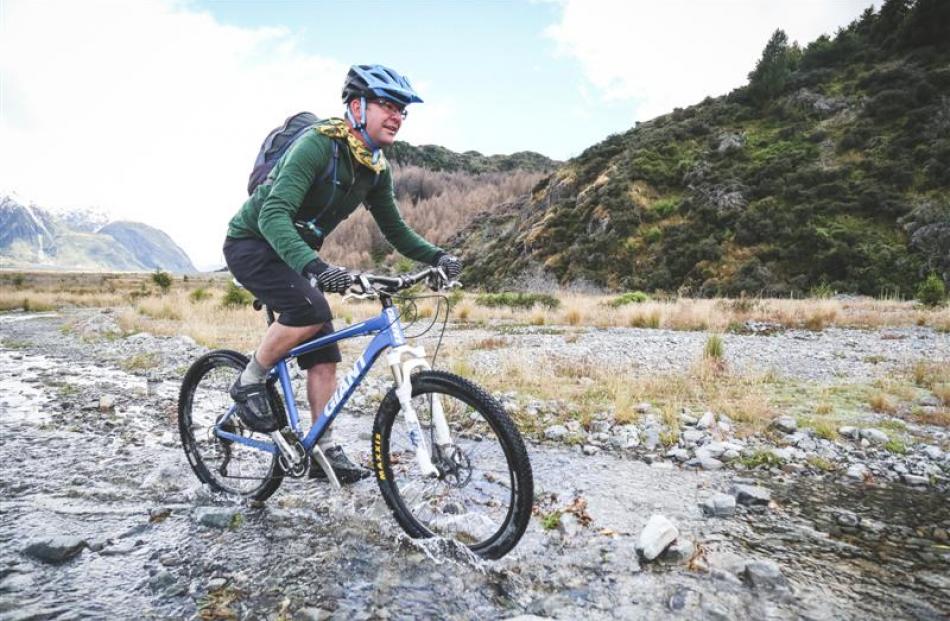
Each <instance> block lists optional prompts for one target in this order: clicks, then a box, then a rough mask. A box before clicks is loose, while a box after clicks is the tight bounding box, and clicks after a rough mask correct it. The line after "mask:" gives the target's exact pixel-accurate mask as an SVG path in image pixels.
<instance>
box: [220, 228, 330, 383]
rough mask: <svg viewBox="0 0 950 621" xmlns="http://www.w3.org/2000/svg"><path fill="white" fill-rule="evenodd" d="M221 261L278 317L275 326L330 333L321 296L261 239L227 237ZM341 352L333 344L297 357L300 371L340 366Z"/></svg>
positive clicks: (325, 300)
mask: <svg viewBox="0 0 950 621" xmlns="http://www.w3.org/2000/svg"><path fill="white" fill-rule="evenodd" d="M224 259H225V261H227V263H228V269H230V270H231V275H232V276H234V278H236V279H237V281H238V282H239V283H241V284H242V285H243V286H244V288H245V289H247V290H248V291H250V292H251V293H253V294H254V295H255V296H256V297H257V299H258V300H260V301H261V302H263V303H264V304H266V305H267V306H268V307H270V309H271V310H272V311H274V312H275V313H277V323H280V324H282V325H285V326H292V327H301V326H313V325H316V324H318V323H322V324H323V327H322V328H321V329H320V331H319V332H318V333H317V335H318V336H325V335H327V334H332V333H333V322H332V319H333V314H332V313H331V312H330V305H329V304H328V303H327V299H326V298H325V297H324V296H323V292H321V291H320V290H319V289H317V288H315V287H312V286H311V285H310V281H309V280H307V279H306V278H304V277H303V275H301V274H298V273H297V272H295V271H294V270H293V268H291V267H290V266H289V265H287V264H286V263H284V261H283V259H281V258H280V256H279V255H278V254H277V253H276V252H275V251H274V249H273V248H271V246H270V244H268V243H267V242H266V241H264V240H263V239H255V238H244V239H236V238H233V237H228V238H227V239H226V240H225V242H224ZM341 360H342V357H341V356H340V348H339V347H338V346H337V345H336V343H334V344H333V345H327V346H326V347H322V348H320V349H318V350H316V351H312V352H310V353H308V354H304V355H302V356H298V357H297V364H299V365H300V368H301V369H309V368H310V367H312V366H313V365H315V364H317V363H321V362H340V361H341Z"/></svg>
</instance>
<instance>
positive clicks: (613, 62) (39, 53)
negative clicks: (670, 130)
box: [0, 0, 879, 269]
mask: <svg viewBox="0 0 950 621" xmlns="http://www.w3.org/2000/svg"><path fill="white" fill-rule="evenodd" d="M870 5H872V2H871V0H692V1H686V0H653V1H644V0H522V1H516V0H510V1H500V0H494V1H489V0H469V1H467V2H462V1H454V2H449V1H442V2H437V1H435V0H426V1H422V0H415V1H397V0H391V1H385V2H384V1H382V0H359V1H358V2H343V1H340V0H326V1H321V2H316V1H304V0H271V1H269V2H262V1H251V0H228V1H221V0H219V1H211V0H134V1H132V0H117V1H100V0H61V1H60V0H55V1H54V0H0V194H3V193H16V195H17V197H19V198H21V199H23V200H26V201H32V202H35V203H36V204H37V205H40V206H42V207H45V208H49V209H53V210H64V209H78V208H82V209H85V208H94V209H98V210H100V211H103V212H105V213H107V214H108V215H109V216H110V217H112V218H113V219H126V220H137V221H140V222H144V223H146V224H150V225H152V226H156V227H158V228H160V229H162V230H164V231H165V232H167V233H168V234H169V235H171V237H172V238H173V239H174V240H175V241H176V242H177V243H178V244H179V245H180V246H181V247H182V248H183V249H184V250H185V251H186V252H187V253H188V254H189V256H190V257H191V258H192V260H193V262H194V263H195V264H196V265H197V266H198V267H199V268H200V269H206V268H211V267H216V266H220V265H222V264H223V258H222V256H221V250H220V247H221V245H222V243H223V240H224V235H225V231H226V228H227V222H228V220H229V219H230V218H231V216H233V215H234V213H235V212H236V211H237V210H238V209H239V208H240V206H241V204H242V203H243V201H244V200H245V198H246V191H245V187H246V183H247V175H248V174H249V172H250V168H251V166H252V164H253V161H254V158H255V156H256V155H257V151H258V148H259V146H260V143H261V141H262V139H263V138H264V136H265V135H266V134H267V132H268V131H270V130H271V129H272V128H273V127H275V126H277V125H279V124H280V123H281V122H282V121H283V119H284V118H286V117H287V116H289V115H291V114H293V113H295V112H299V111H301V110H310V111H313V112H315V113H316V114H317V115H318V116H321V117H327V116H339V115H340V114H341V113H342V104H341V102H340V89H341V86H342V82H343V78H344V76H345V75H346V71H347V69H348V67H349V66H350V65H352V64H370V63H380V64H384V65H387V66H390V67H393V68H395V69H396V70H398V71H400V72H401V73H403V74H405V75H406V76H408V77H409V78H410V80H411V81H412V83H413V85H414V87H415V88H416V90H417V91H418V92H419V93H420V94H421V95H422V97H423V99H424V100H425V103H423V104H416V105H413V106H411V107H410V114H409V118H408V119H407V120H406V122H405V123H404V125H403V128H402V130H401V132H400V135H399V139H400V140H406V141H408V142H410V143H412V144H440V145H443V146H445V147H448V148H449V149H452V150H455V151H468V150H477V151H480V152H482V153H485V154H495V153H512V152H515V151H525V150H530V151H538V152H540V153H543V154H544V155H547V156H549V157H552V158H555V159H560V160H565V159H568V158H570V157H573V156H576V155H578V154H579V153H581V152H582V151H583V150H584V149H585V148H587V147H589V146H591V145H593V144H596V143H597V142H600V141H601V140H603V139H604V138H606V137H607V136H608V135H610V134H613V133H617V132H622V131H626V130H627V129H629V128H630V127H632V126H633V125H634V124H635V123H636V122H637V121H645V120H648V119H650V118H653V117H655V116H658V115H660V114H665V113H667V112H670V111H671V110H672V109H673V108H674V107H685V106H688V105H690V104H693V103H698V102H699V101H701V100H702V99H703V98H705V97H706V96H713V97H715V96H718V95H723V94H726V93H728V92H729V91H731V90H732V89H734V88H736V87H739V86H742V85H743V84H745V82H746V76H747V74H748V72H749V71H751V70H752V68H753V67H754V65H755V62H756V60H757V59H758V58H759V56H760V55H761V52H762V48H763V47H764V46H765V43H766V42H767V41H768V39H769V37H770V36H771V34H772V32H773V31H774V30H775V29H776V28H782V29H784V30H785V32H786V33H787V34H788V35H789V39H790V40H795V41H798V42H800V43H802V44H805V43H807V42H809V41H811V40H814V39H815V38H817V37H818V36H819V35H821V34H822V33H828V34H834V32H835V30H836V29H837V28H839V27H842V26H846V25H847V24H848V23H849V22H850V21H852V20H853V19H855V18H856V17H857V16H858V15H859V14H860V13H861V11H862V10H863V9H864V8H865V7H867V6H870ZM876 5H879V2H877V3H876ZM422 233H423V234H424V231H423V232H422Z"/></svg>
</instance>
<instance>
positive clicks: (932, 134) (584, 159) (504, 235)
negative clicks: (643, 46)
mask: <svg viewBox="0 0 950 621" xmlns="http://www.w3.org/2000/svg"><path fill="white" fill-rule="evenodd" d="M948 14H950V3H947V2H940V1H937V0H919V1H918V2H916V3H911V2H908V1H904V0H898V1H894V0H888V2H885V4H884V6H883V7H882V9H881V11H880V12H879V13H873V12H872V11H870V10H868V11H866V12H865V13H864V14H863V15H862V16H861V17H859V18H858V19H857V20H855V21H854V22H853V23H852V24H851V25H850V26H849V27H848V28H846V29H843V30H841V31H839V32H838V34H837V35H836V36H835V37H834V38H830V37H822V38H819V39H818V40H816V41H814V42H812V43H810V44H809V45H808V46H807V47H805V48H804V49H801V48H799V47H798V46H797V45H794V44H791V45H790V44H789V43H788V42H787V38H786V37H785V35H784V33H783V32H781V31H776V33H775V35H773V37H772V40H771V41H769V44H768V46H767V47H766V49H765V51H764V52H763V57H762V59H761V60H760V61H759V63H758V65H757V66H756V68H755V69H754V71H752V72H751V73H750V82H749V84H748V85H747V86H745V87H742V88H739V89H737V90H735V91H733V92H732V93H730V94H729V95H727V96H724V97H719V98H716V99H712V98H707V99H706V100H704V101H703V102H701V103H699V104H697V105H694V106H691V107H689V108H685V109H676V110H674V111H673V112H672V113H671V114H667V115H665V116H662V117H659V118H656V119H654V120H652V121H649V122H646V123H642V124H638V126H637V127H635V128H633V129H631V130H629V131H627V132H625V133H623V134H618V135H613V136H611V137H609V138H608V139H607V140H605V141H603V142H601V143H600V144H597V145H595V146H593V147H591V148H589V149H587V150H586V151H585V152H584V153H582V154H581V155H580V156H578V157H577V158H575V159H573V160H571V161H569V162H568V163H567V164H565V165H564V166H562V167H561V168H559V169H558V170H557V171H556V172H555V173H553V174H551V175H549V176H547V177H545V178H544V179H543V180H542V181H541V182H540V183H538V185H537V186H535V187H534V189H533V192H532V194H531V196H530V197H529V198H526V199H522V200H518V201H514V202H510V203H508V204H507V205H504V206H503V207H502V208H501V209H496V210H494V211H492V212H490V213H485V214H484V215H483V216H482V217H478V218H474V219H473V224H472V225H471V226H470V227H468V228H467V229H466V230H464V231H462V232H461V233H460V234H459V235H457V236H456V237H455V238H454V240H453V242H452V246H453V247H454V248H456V249H457V250H458V251H459V252H460V253H461V254H462V255H463V256H464V257H465V259H466V261H467V265H468V269H467V272H466V277H467V280H468V281H470V282H477V283H480V284H482V285H483V286H485V287H487V288H503V287H506V286H512V285H516V284H518V283H519V282H523V281H524V275H525V274H537V273H538V272H541V273H542V274H543V275H544V276H545V277H547V278H552V279H556V280H557V281H558V282H560V283H572V282H573V283H576V282H586V283H592V284H595V285H598V286H603V287H607V288H610V289H614V290H621V289H626V290H631V289H643V290H665V291H687V292H691V293H694V294H700V295H738V294H740V293H741V292H748V293H759V292H763V293H767V294H772V295H786V294H801V293H806V292H808V291H809V290H810V289H813V288H814V287H818V286H822V287H825V286H828V287H831V288H832V289H834V290H838V291H847V292H855V293H865V294H872V295H879V294H881V293H882V292H887V293H898V294H903V295H906V294H908V293H911V292H912V291H913V289H914V287H915V286H916V285H917V283H918V282H919V281H920V280H921V279H922V278H923V277H924V276H925V275H926V274H927V273H929V272H930V271H936V272H938V273H940V274H941V275H942V276H943V278H944V280H945V281H946V280H950V50H948V44H947V42H948V41H950V37H946V36H945V35H946V33H947V32H950V15H948Z"/></svg>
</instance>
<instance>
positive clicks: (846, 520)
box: [835, 511, 861, 527]
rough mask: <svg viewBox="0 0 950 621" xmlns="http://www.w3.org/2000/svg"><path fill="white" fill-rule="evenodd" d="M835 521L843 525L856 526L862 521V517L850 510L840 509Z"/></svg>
mask: <svg viewBox="0 0 950 621" xmlns="http://www.w3.org/2000/svg"><path fill="white" fill-rule="evenodd" d="M835 521H836V522H837V523H838V524H840V525H842V526H851V527H856V526H858V524H860V523H861V518H860V517H858V516H857V515H856V514H854V513H852V512H850V511H839V512H838V514H837V515H836V516H835Z"/></svg>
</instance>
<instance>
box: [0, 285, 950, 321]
mask: <svg viewBox="0 0 950 621" xmlns="http://www.w3.org/2000/svg"><path fill="white" fill-rule="evenodd" d="M229 280H230V277H229V276H228V275H227V274H226V273H224V274H207V275H201V276H192V277H191V278H189V280H188V281H184V280H183V279H182V278H181V277H178V276H176V277H174V279H173V282H172V285H171V291H170V293H169V294H167V295H166V296H165V297H170V296H176V295H177V294H179V293H181V292H183V291H184V292H187V293H188V294H190V295H192V296H193V297H192V298H191V299H188V300H181V301H182V302H183V303H184V304H198V303H201V304H206V305H208V306H209V307H213V306H214V304H215V301H216V300H217V299H220V296H221V294H222V292H223V291H224V287H225V285H226V284H227V283H228V282H229ZM151 297H160V295H159V291H158V289H157V287H155V286H154V283H152V282H151V274H83V273H62V272H35V273H25V272H24V273H20V272H6V273H0V310H10V309H16V308H23V307H24V305H25V306H27V307H28V308H30V309H31V310H36V309H52V308H58V307H61V306H69V305H74V306H93V307H102V306H110V307H119V306H123V305H126V304H131V303H135V302H137V301H139V300H142V299H144V298H151ZM614 297H615V296H603V295H582V294H577V293H567V292H560V293H558V294H557V298H558V299H559V300H560V302H561V306H560V310H547V309H543V308H540V307H535V308H531V309H511V308H506V307H500V308H488V307H484V306H480V305H478V304H477V303H476V302H475V299H474V296H473V295H471V294H464V295H461V296H460V299H459V300H458V303H457V304H456V305H455V308H454V310H453V313H452V316H453V319H455V320H457V321H460V322H465V323H476V324H486V325H488V324H490V325H494V324H496V323H499V322H500V323H517V324H531V325H558V324H561V325H564V324H567V325H584V326H596V327H602V328H606V327H637V328H665V329H670V330H713V331H717V332H723V331H726V330H728V329H730V328H734V327H735V326H740V325H742V324H743V323H745V322H747V321H756V322H769V323H774V324H778V325H780V326H783V327H787V328H806V329H812V330H820V329H823V328H825V327H830V326H835V327H845V326H847V327H857V328H886V327H897V326H915V325H916V326H930V327H932V328H934V329H937V330H943V331H950V307H947V306H944V307H940V308H933V309H926V308H921V307H919V306H916V305H914V304H913V303H912V302H900V301H896V300H875V299H870V298H858V299H855V300H829V299H805V300H791V299H763V298H739V299H687V298H679V299H674V300H667V301H662V300H650V301H646V302H643V303H640V304H627V305H624V306H620V307H617V308H614V307H612V306H610V305H609V302H610V301H611V300H613V299H614ZM209 298H210V299H209ZM331 298H332V299H331V305H336V306H339V304H338V302H339V298H338V297H337V296H331ZM179 301H180V298H177V297H176V298H175V304H174V305H173V308H174V309H177V310H180V311H181V314H182V317H183V318H184V316H185V315H186V314H187V313H186V312H185V311H184V310H181V309H180V307H179V306H178V303H179ZM419 306H420V315H421V316H422V317H427V316H431V313H432V312H434V303H433V302H430V301H427V302H421V303H420V305H419ZM148 308H149V309H154V307H153V306H151V305H150V306H148ZM370 308H375V307H373V306H372V305H370ZM346 309H347V310H342V311H341V314H340V315H338V316H341V317H342V316H344V315H346V316H349V315H352V316H353V318H354V320H355V319H356V317H357V316H358V315H359V313H357V312H352V311H350V310H349V309H350V307H349V306H347V307H346Z"/></svg>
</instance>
